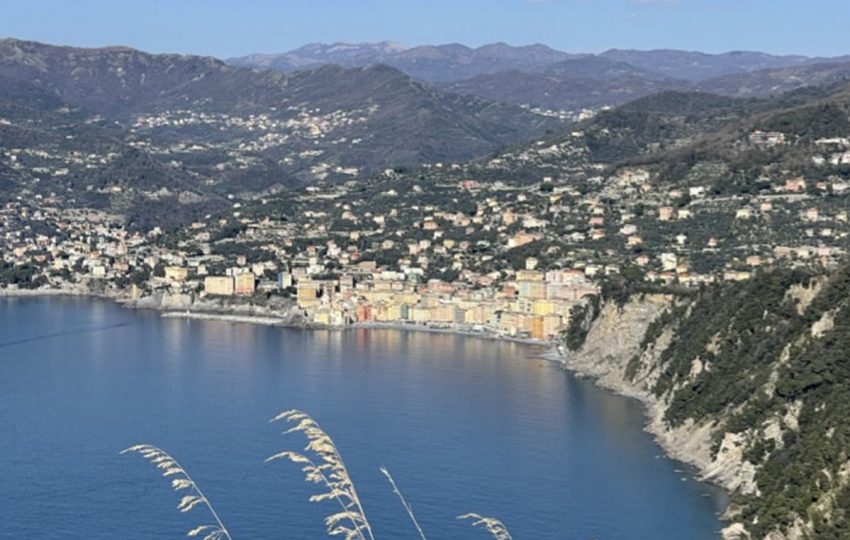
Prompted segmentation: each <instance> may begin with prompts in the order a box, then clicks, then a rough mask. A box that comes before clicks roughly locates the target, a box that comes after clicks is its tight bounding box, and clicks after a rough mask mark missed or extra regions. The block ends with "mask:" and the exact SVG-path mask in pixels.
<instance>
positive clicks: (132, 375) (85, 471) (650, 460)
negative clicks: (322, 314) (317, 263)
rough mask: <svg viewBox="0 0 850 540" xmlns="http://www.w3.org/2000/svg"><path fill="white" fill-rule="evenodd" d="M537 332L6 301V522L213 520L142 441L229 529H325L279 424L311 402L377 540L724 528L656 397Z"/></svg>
mask: <svg viewBox="0 0 850 540" xmlns="http://www.w3.org/2000/svg"><path fill="white" fill-rule="evenodd" d="M542 352H543V351H542V349H540V348H537V347H534V346H528V345H522V344H517V343H508V342H501V341H495V340H487V339H480V338H475V337H467V336H457V335H449V334H435V333H426V332H405V331H399V330H390V329H352V330H345V331H322V330H297V329H286V328H275V327H264V326H254V325H248V324H233V323H229V322H220V321H197V320H184V319H170V318H162V317H160V316H159V314H157V313H155V312H145V311H131V310H126V309H123V308H121V307H119V306H117V305H115V304H112V303H110V302H107V301H99V300H88V299H68V298H25V299H24V298H20V299H16V298H6V299H0V524H2V525H0V538H3V539H7V538H8V539H15V540H19V539H30V538H32V539H39V540H51V539H57V540H58V539H69V538H71V539H83V540H96V539H103V540H107V539H108V540H115V539H152V540H153V539H156V540H162V539H169V538H174V539H178V538H185V535H186V532H187V531H188V530H189V529H191V528H193V527H194V526H196V525H200V524H204V523H209V522H210V517H209V515H208V514H206V513H205V512H204V511H203V510H202V509H200V508H197V509H195V510H193V511H192V512H190V513H187V514H181V513H179V512H178V511H177V510H176V505H177V503H178V501H179V497H180V494H178V493H175V492H172V491H171V490H170V487H169V485H168V483H167V482H166V479H164V478H162V477H160V476H159V475H158V474H157V472H156V471H155V469H154V468H153V467H152V466H151V465H150V464H149V463H147V462H145V461H144V460H143V459H141V458H140V457H139V456H134V455H123V456H122V455H119V452H120V451H121V450H122V449H124V448H126V447H128V446H130V445H133V444H136V443H150V444H155V445H157V446H160V447H162V448H163V449H165V450H167V451H168V452H170V453H171V454H172V455H174V456H175V457H176V458H177V459H178V460H179V461H180V463H181V464H182V465H183V466H184V467H185V468H186V469H187V470H188V471H189V473H190V474H191V475H192V476H193V478H194V479H195V481H196V482H197V483H198V485H199V486H200V487H201V489H202V490H203V491H204V493H205V494H206V495H207V497H208V498H209V499H210V501H211V502H212V504H213V505H214V507H215V509H216V510H217V511H218V513H219V515H220V516H221V518H222V520H223V521H224V523H225V524H226V526H227V527H228V529H229V530H230V532H231V534H232V536H233V538H234V540H265V539H291V540H313V539H321V538H326V537H327V535H326V533H325V529H324V524H323V518H324V516H326V515H328V514H330V513H332V512H334V510H335V509H334V506H333V504H332V503H321V504H315V503H309V502H308V501H307V499H308V497H309V496H310V495H311V494H313V493H318V492H320V489H319V487H318V486H315V485H312V484H307V483H305V482H304V479H303V475H302V473H301V471H300V470H299V469H298V467H297V466H295V465H293V464H291V463H285V462H282V461H281V462H273V463H264V462H263V460H264V459H265V458H266V457H268V456H270V455H272V454H274V453H276V452H279V451H282V450H300V449H302V448H303V447H304V445H305V444H306V441H305V440H304V438H303V436H301V435H299V434H290V435H285V436H284V435H282V434H281V431H282V429H283V428H284V426H282V425H278V424H273V423H270V422H269V419H270V418H272V417H273V416H274V415H276V414H277V413H279V412H281V411H283V410H286V409H290V408H297V409H302V410H304V411H306V412H308V413H309V414H311V415H312V416H313V417H314V418H315V419H316V420H317V421H318V422H319V423H320V424H321V425H322V427H323V428H324V429H325V431H327V432H328V433H329V434H330V435H331V437H333V439H334V441H335V442H336V444H337V446H338V448H339V450H340V452H341V453H342V456H343V458H344V459H345V461H346V464H347V466H348V469H349V472H350V474H351V476H352V478H353V480H354V482H355V484H356V486H357V489H358V491H359V493H360V497H361V499H362V501H363V506H364V509H365V512H366V514H367V517H368V519H369V520H370V522H371V524H372V528H373V530H374V532H375V537H376V538H377V539H378V540H404V539H411V540H415V539H417V538H419V537H418V535H417V533H416V530H415V529H414V528H413V527H412V526H411V524H410V522H409V521H408V518H407V516H406V514H405V512H404V510H403V508H402V507H401V505H400V504H399V502H398V499H397V498H396V496H395V495H394V494H393V492H392V489H391V487H390V486H389V484H388V483H387V481H386V479H385V478H384V477H383V476H382V475H381V473H380V472H379V470H378V468H379V467H380V466H386V467H387V468H388V469H389V470H390V472H391V473H392V474H393V476H394V477H395V480H396V482H397V483H398V486H399V488H400V489H401V491H402V493H403V494H404V496H405V497H406V499H407V500H408V502H409V503H410V504H411V506H412V508H413V511H414V512H415V514H416V516H417V518H418V519H419V521H420V523H421V525H422V528H423V529H424V531H425V533H426V535H427V537H428V538H429V540H438V539H445V540H454V539H487V538H489V536H488V534H487V533H486V531H483V530H481V529H475V528H472V527H470V525H469V524H468V523H466V522H462V521H459V520H457V519H456V517H457V516H458V515H460V514H464V513H468V512H476V513H479V514H482V515H485V516H494V517H497V518H499V519H501V520H502V521H503V522H504V523H505V525H506V526H507V527H508V529H509V530H510V531H511V533H512V534H513V537H514V538H515V539H516V540H524V539H530V540H549V539H551V540H556V539H557V540H592V539H599V540H621V539H651V540H702V539H717V538H719V534H718V531H719V529H720V528H721V527H722V524H721V522H720V521H719V520H718V518H717V515H718V513H720V512H722V510H723V508H724V505H725V504H726V499H725V497H724V495H723V494H722V493H721V492H720V491H719V490H717V489H715V488H713V487H712V486H709V485H706V484H703V483H700V482H698V481H696V480H695V479H694V478H693V477H692V475H691V472H690V471H689V470H688V469H687V468H686V467H685V466H683V465H682V464H680V463H677V462H675V461H672V460H669V459H667V458H665V457H664V456H663V455H662V451H661V449H660V448H659V447H658V446H657V445H656V444H655V443H654V442H653V440H652V438H651V437H650V436H649V435H647V434H646V433H644V432H643V431H642V426H643V423H644V421H645V419H644V417H643V412H642V409H641V406H640V405H639V404H638V403H637V402H635V401H633V400H629V399H625V398H623V397H619V396H615V395H612V394H611V393H609V392H606V391H604V390H601V389H599V388H597V387H595V386H594V385H593V383H591V382H589V381H586V380H581V379H578V378H576V377H575V376H573V375H572V374H570V373H568V372H565V371H563V370H562V369H560V368H559V367H558V365H556V364H554V363H552V362H550V361H547V360H545V359H544V358H542V357H541V353H542Z"/></svg>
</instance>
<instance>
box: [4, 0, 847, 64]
mask: <svg viewBox="0 0 850 540" xmlns="http://www.w3.org/2000/svg"><path fill="white" fill-rule="evenodd" d="M0 8H2V9H0V36H5V37H18V38H23V39H33V40H37V41H44V42H47V43H55V44H69V45H78V46H102V45H117V44H120V45H129V46H132V47H136V48H139V49H144V50H147V51H151V52H181V53H193V54H208V55H213V56H218V57H230V56H236V55H242V54H247V53H250V52H282V51H286V50H289V49H292V48H295V47H298V46H300V45H303V44H305V43H310V42H316V41H322V42H333V41H347V42H360V41H380V40H385V39H386V40H392V41H399V42H402V43H405V44H408V45H418V44H425V43H450V42H458V43H464V44H467V45H472V46H477V45H481V44H485V43H490V42H494V41H505V42H507V43H510V44H513V45H521V44H529V43H545V44H547V45H550V46H552V47H555V48H558V49H563V50H567V51H571V52H598V51H602V50H605V49H609V48H639V49H649V48H677V49H689V50H702V51H706V52H722V51H729V50H742V49H747V50H763V51H766V52H773V53H799V54H808V55H824V56H833V55H840V54H850V32H848V31H847V28H848V26H850V23H848V21H850V0H277V1H272V0H238V1H236V0H231V1H225V0H2V2H0Z"/></svg>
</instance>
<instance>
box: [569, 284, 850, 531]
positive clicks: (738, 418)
mask: <svg viewBox="0 0 850 540" xmlns="http://www.w3.org/2000/svg"><path fill="white" fill-rule="evenodd" d="M848 293H850V269H848V268H841V269H837V270H836V271H834V272H832V273H830V274H828V275H814V274H811V273H808V272H803V271H790V270H777V271H774V272H770V273H763V274H761V275H759V276H757V277H756V278H754V279H753V280H751V281H749V282H746V283H740V284H734V285H722V286H717V287H715V288H709V289H706V290H703V291H701V292H699V293H698V294H695V295H688V296H675V295H664V294H634V295H632V296H630V297H629V298H628V300H627V301H624V302H623V301H621V302H620V303H617V302H615V301H611V300H609V301H604V302H601V303H600V304H599V307H598V308H596V313H594V314H593V316H587V317H585V321H586V322H585V325H586V329H585V330H586V335H585V338H584V341H583V343H581V344H580V346H577V344H576V343H575V341H573V342H572V343H571V345H572V349H573V350H570V348H569V347H567V346H566V342H565V344H564V345H562V349H563V351H564V358H565V363H566V365H567V366H568V367H569V368H570V369H573V370H575V371H577V372H579V373H581V374H584V375H587V376H590V377H593V378H595V379H596V380H597V381H598V382H599V384H600V385H602V386H605V387H607V388H609V389H612V390H614V391H616V392H619V393H622V394H625V395H629V396H632V397H635V398H638V399H640V400H642V401H643V402H644V403H645V404H646V408H647V414H648V423H647V430H648V431H649V432H651V433H652V434H653V435H654V436H655V437H656V439H657V440H658V442H659V443H660V444H661V445H662V446H663V447H664V448H665V449H666V450H667V452H668V453H669V454H670V455H671V456H672V457H675V458H677V459H680V460H682V461H685V462H688V463H691V464H693V465H694V466H696V467H697V468H698V469H699V470H700V471H701V472H702V475H703V478H704V479H706V480H708V481H711V482H713V483H716V484H717V485H719V486H722V487H723V488H724V489H726V490H727V491H728V492H729V493H730V494H731V496H732V504H731V505H730V507H729V509H728V511H727V513H726V516H725V518H726V519H727V520H728V523H729V524H728V526H727V527H726V528H725V529H724V531H723V536H724V538H726V539H730V540H731V539H750V538H759V539H765V540H795V539H803V538H818V539H836V540H837V539H840V538H845V539H846V538H850V532H848V531H850V529H848V527H849V526H850V524H848V515H847V514H848V512H850V487H849V486H850V446H848V442H850V393H847V390H848V383H850V294H848Z"/></svg>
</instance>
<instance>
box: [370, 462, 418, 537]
mask: <svg viewBox="0 0 850 540" xmlns="http://www.w3.org/2000/svg"><path fill="white" fill-rule="evenodd" d="M380 469H381V472H382V473H383V474H384V476H386V477H387V480H389V482H390V485H391V486H392V487H393V492H394V493H395V494H396V495H398V498H399V500H400V501H401V505H402V506H403V507H404V510H405V511H406V512H407V515H408V516H410V521H412V522H413V526H414V527H416V531H417V532H418V533H419V538H421V539H422V540H427V538H425V533H424V532H423V531H422V527H420V526H419V522H418V521H416V516H414V515H413V508H411V507H410V505H409V504H407V500H406V499H405V498H404V495H402V494H401V491H399V489H398V486H397V485H396V483H395V480H394V479H393V477H392V475H391V474H390V471H388V470H387V468H386V467H381V468H380Z"/></svg>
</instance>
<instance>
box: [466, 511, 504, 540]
mask: <svg viewBox="0 0 850 540" xmlns="http://www.w3.org/2000/svg"><path fill="white" fill-rule="evenodd" d="M457 518H458V519H471V520H473V522H472V526H473V527H484V528H486V529H487V532H489V533H490V534H491V535H492V536H493V538H495V539H496V540H513V537H512V536H511V533H510V532H508V529H507V527H505V524H504V523H502V522H501V521H499V520H498V519H496V518H491V517H483V516H480V515H478V514H472V513H470V514H464V515H462V516H458V517H457Z"/></svg>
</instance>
